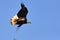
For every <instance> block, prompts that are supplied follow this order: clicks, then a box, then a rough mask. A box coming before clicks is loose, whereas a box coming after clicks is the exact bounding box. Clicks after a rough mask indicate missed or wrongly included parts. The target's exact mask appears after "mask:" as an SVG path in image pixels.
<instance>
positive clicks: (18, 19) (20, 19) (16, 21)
mask: <svg viewBox="0 0 60 40" xmlns="http://www.w3.org/2000/svg"><path fill="white" fill-rule="evenodd" d="M27 14H28V9H27V7H26V6H25V5H24V4H23V3H21V9H20V10H19V11H18V13H17V14H16V15H14V16H13V17H12V18H11V24H12V25H18V27H21V26H22V25H23V24H30V23H31V22H28V21H27Z"/></svg>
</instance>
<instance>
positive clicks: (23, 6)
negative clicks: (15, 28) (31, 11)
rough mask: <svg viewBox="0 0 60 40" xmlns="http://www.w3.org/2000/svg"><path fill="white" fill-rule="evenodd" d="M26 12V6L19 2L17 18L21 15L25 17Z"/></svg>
mask: <svg viewBox="0 0 60 40" xmlns="http://www.w3.org/2000/svg"><path fill="white" fill-rule="evenodd" d="M27 13H28V10H27V8H26V7H25V5H24V4H21V10H19V12H18V14H17V16H18V17H19V18H22V17H24V18H25V17H26V16H27Z"/></svg>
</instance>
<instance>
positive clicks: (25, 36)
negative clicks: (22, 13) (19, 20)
mask: <svg viewBox="0 0 60 40" xmlns="http://www.w3.org/2000/svg"><path fill="white" fill-rule="evenodd" d="M22 1H23V3H24V4H25V5H26V7H27V8H28V10H29V13H28V15H27V18H28V21H31V22H32V24H24V25H22V26H21V28H20V29H19V30H18V31H17V32H16V26H12V25H11V24H10V18H11V17H12V16H13V15H15V14H17V13H18V11H19V9H20V8H21V7H20V3H21V2H22ZM14 38H16V40H60V1H59V0H0V40H13V39H14Z"/></svg>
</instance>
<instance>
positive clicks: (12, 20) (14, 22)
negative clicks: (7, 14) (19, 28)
mask: <svg viewBox="0 0 60 40" xmlns="http://www.w3.org/2000/svg"><path fill="white" fill-rule="evenodd" d="M17 20H18V17H17V15H15V16H13V17H12V18H11V24H12V25H16V23H17Z"/></svg>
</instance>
